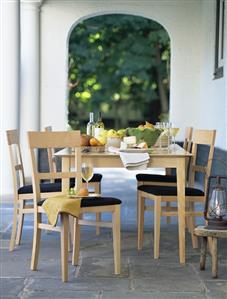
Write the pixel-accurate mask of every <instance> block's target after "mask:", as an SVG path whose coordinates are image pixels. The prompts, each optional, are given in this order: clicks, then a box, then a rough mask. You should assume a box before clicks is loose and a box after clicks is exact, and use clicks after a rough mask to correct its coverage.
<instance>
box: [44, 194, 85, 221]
mask: <svg viewBox="0 0 227 299" xmlns="http://www.w3.org/2000/svg"><path fill="white" fill-rule="evenodd" d="M80 203H81V198H70V197H68V196H67V195H59V196H55V197H50V198H48V199H46V200H45V202H44V203H43V208H44V210H45V212H46V214H47V218H48V221H49V223H50V224H51V225H53V226H55V225H56V223H57V219H58V214H59V213H67V214H70V215H72V216H74V217H78V216H79V214H80Z"/></svg>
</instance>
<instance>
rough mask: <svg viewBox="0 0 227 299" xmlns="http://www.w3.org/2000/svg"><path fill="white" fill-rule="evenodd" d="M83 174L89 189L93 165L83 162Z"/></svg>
mask: <svg viewBox="0 0 227 299" xmlns="http://www.w3.org/2000/svg"><path fill="white" fill-rule="evenodd" d="M81 176H82V178H83V179H84V180H85V181H86V183H87V189H88V182H89V181H90V179H91V178H92V177H93V165H92V164H91V163H89V162H84V163H82V164H81Z"/></svg>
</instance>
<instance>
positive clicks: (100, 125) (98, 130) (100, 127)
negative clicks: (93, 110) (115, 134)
mask: <svg viewBox="0 0 227 299" xmlns="http://www.w3.org/2000/svg"><path fill="white" fill-rule="evenodd" d="M104 127H105V126H104V123H103V121H102V114H101V112H99V117H98V120H97V122H96V124H95V138H98V137H99V135H100V133H101V132H102V131H104Z"/></svg>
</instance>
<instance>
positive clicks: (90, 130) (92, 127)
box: [87, 112, 95, 137]
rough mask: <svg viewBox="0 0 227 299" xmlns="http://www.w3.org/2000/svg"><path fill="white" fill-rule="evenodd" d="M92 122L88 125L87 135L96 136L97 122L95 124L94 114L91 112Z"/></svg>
mask: <svg viewBox="0 0 227 299" xmlns="http://www.w3.org/2000/svg"><path fill="white" fill-rule="evenodd" d="M89 115H90V120H89V122H88V124H87V135H90V136H93V137H94V136H95V122H94V113H93V112H90V114H89Z"/></svg>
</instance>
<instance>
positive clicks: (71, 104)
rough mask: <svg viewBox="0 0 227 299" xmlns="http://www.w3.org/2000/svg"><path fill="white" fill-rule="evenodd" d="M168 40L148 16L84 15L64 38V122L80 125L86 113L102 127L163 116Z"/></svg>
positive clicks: (166, 95) (166, 102) (165, 115)
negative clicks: (97, 118) (66, 90)
mask: <svg viewBox="0 0 227 299" xmlns="http://www.w3.org/2000/svg"><path fill="white" fill-rule="evenodd" d="M169 74H170V38H169V35H168V33H167V31H166V30H165V29H164V28H163V27H162V26H161V25H160V24H158V23H157V22H155V21H152V20H150V19H147V18H144V17H139V16H132V15H124V14H109V15H102V16H96V17H92V18H89V19H86V20H84V21H82V22H81V23H79V24H78V25H76V26H75V28H74V29H73V30H72V32H71V35H70V38H69V72H68V79H69V99H68V123H69V125H70V126H71V127H72V128H73V129H78V128H80V129H81V128H85V125H86V123H87V121H88V115H89V112H90V111H93V112H94V113H95V115H96V116H97V114H98V112H99V111H101V112H102V116H103V121H104V123H105V126H106V127H107V128H115V129H120V128H125V127H128V126H137V125H138V124H140V123H142V122H144V121H145V120H147V121H150V122H152V123H155V122H156V121H159V120H160V118H162V119H163V118H168V112H169V81H170V78H169Z"/></svg>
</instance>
